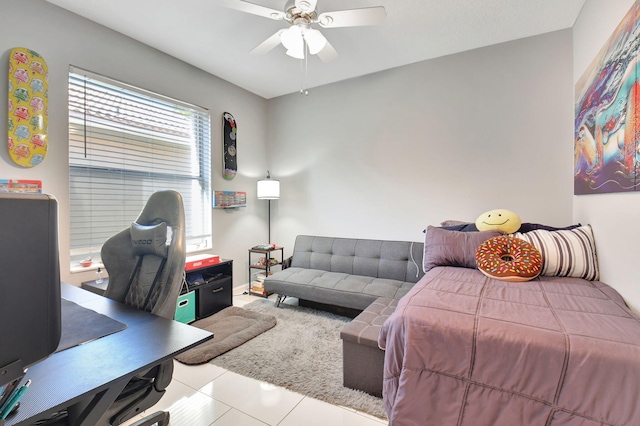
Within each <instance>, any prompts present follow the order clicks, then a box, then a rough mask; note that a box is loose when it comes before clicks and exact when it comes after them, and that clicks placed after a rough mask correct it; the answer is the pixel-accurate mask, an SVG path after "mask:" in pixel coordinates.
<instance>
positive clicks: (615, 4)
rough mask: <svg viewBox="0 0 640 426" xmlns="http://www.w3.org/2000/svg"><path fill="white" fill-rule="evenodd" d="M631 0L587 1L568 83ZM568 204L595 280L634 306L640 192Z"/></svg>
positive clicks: (639, 295)
mask: <svg viewBox="0 0 640 426" xmlns="http://www.w3.org/2000/svg"><path fill="white" fill-rule="evenodd" d="M634 3H635V4H636V6H637V2H634V1H633V0H607V1H602V0H587V2H586V3H585V5H584V7H583V9H582V11H581V13H580V16H579V17H578V20H577V21H576V23H575V25H574V28H573V55H574V71H573V74H574V75H573V79H574V83H575V82H577V81H578V79H579V78H580V76H581V75H582V74H583V73H584V71H585V70H586V69H587V67H588V66H589V64H590V63H591V62H592V61H593V59H594V58H595V57H596V55H597V54H598V52H599V51H600V49H601V48H602V46H604V43H605V42H606V41H607V39H608V38H609V36H610V35H611V34H612V33H613V31H614V29H615V28H616V27H617V26H618V24H619V23H620V21H622V18H623V17H624V16H625V15H626V14H627V12H628V11H629V9H630V8H631V7H632V6H633V5H634ZM573 205H574V209H573V218H574V220H575V221H576V222H582V223H591V225H592V226H593V231H594V234H595V239H596V246H597V250H598V260H599V265H600V275H601V276H600V279H601V281H604V282H606V283H607V284H609V285H611V286H612V287H614V288H615V289H616V290H618V291H619V292H620V293H621V294H622V296H623V297H624V298H625V299H626V301H627V303H629V304H630V305H631V306H632V307H633V308H634V309H635V310H636V311H637V310H640V282H639V280H638V269H637V267H638V259H640V244H639V242H640V227H639V226H638V218H640V193H617V194H615V193H614V194H595V195H579V196H574V197H573Z"/></svg>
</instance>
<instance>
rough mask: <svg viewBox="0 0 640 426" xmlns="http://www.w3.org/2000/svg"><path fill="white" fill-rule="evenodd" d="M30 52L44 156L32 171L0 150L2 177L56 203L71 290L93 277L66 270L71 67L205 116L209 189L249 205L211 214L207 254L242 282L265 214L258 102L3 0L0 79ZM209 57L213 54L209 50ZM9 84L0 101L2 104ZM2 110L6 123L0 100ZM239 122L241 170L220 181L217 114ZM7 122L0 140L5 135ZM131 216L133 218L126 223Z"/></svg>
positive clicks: (31, 6) (34, 2) (102, 32)
mask: <svg viewBox="0 0 640 426" xmlns="http://www.w3.org/2000/svg"><path fill="white" fill-rule="evenodd" d="M14 47H28V48H30V49H33V50H35V51H37V52H38V53H40V54H41V55H43V56H44V58H45V59H46V61H47V63H48V64H49V153H48V155H47V158H46V159H45V160H44V162H43V163H42V164H40V165H38V166H37V167H34V168H32V169H24V168H22V167H19V166H16V165H14V164H13V163H12V161H11V160H10V158H9V155H8V153H7V149H6V148H3V149H0V178H5V179H6V178H11V179H39V180H42V182H43V187H44V191H45V192H47V193H50V194H53V195H54V196H56V197H57V198H58V200H59V205H60V214H59V217H60V227H59V229H60V253H61V258H60V261H61V265H62V268H61V270H62V279H63V280H65V281H67V282H71V283H74V284H79V283H80V282H82V281H86V280H88V279H93V273H74V274H71V273H70V272H69V268H68V267H67V266H66V265H69V209H68V204H69V203H68V201H69V182H68V117H67V78H68V73H69V65H70V64H72V65H75V66H78V67H81V68H84V69H87V70H90V71H93V72H96V73H99V74H103V75H105V76H108V77H111V78H115V79H117V80H121V81H124V82H126V83H129V84H132V85H135V86H138V87H141V88H144V89H147V90H151V91H154V92H157V93H160V94H163V95H165V96H170V97H174V98H176V99H180V100H182V101H185V102H189V103H193V104H196V105H199V106H202V107H205V108H208V109H209V110H210V112H211V120H212V170H213V177H212V181H213V184H212V185H213V189H220V190H235V191H246V192H247V197H248V199H249V200H250V201H249V202H248V206H247V207H246V208H243V209H240V210H225V211H222V210H214V211H213V215H212V216H213V218H212V219H213V233H214V238H213V250H212V251H213V252H214V253H217V254H219V255H221V256H222V257H226V258H231V259H234V260H235V261H236V262H234V275H236V279H235V280H234V283H235V284H239V283H245V282H247V280H248V279H247V275H248V273H247V268H246V266H247V261H246V258H247V248H249V247H251V246H253V245H255V244H258V243H260V242H263V241H266V239H267V231H266V218H267V212H266V210H264V209H263V205H262V204H257V203H256V202H254V201H253V200H255V182H256V180H257V179H258V178H259V177H262V176H264V174H265V173H266V169H267V165H266V156H265V148H266V147H265V144H264V135H265V134H266V129H267V122H266V118H267V114H266V111H267V103H266V101H265V100H264V99H262V98H260V97H258V96H255V95H253V94H251V93H249V92H247V91H245V90H242V89H240V88H238V87H237V86H234V85H232V84H230V83H227V82H225V81H223V80H221V79H219V78H217V77H214V76H212V75H210V74H208V73H205V72H203V71H201V70H198V69H196V68H194V67H191V66H189V65H186V64H185V63H183V62H181V61H178V60H176V59H174V58H171V57H170V56H167V55H165V54H162V53H160V52H158V51H157V50H154V49H152V48H150V47H148V46H145V45H143V44H140V43H138V42H135V41H133V40H131V39H129V38H127V37H124V36H122V35H120V34H118V33H115V32H113V31H111V30H108V29H106V28H104V27H102V26H99V25H97V24H95V23H93V22H91V21H88V20H86V19H83V18H80V17H77V16H75V15H73V14H71V13H69V12H66V11H64V10H63V9H60V8H58V7H56V6H53V5H51V4H49V3H47V2H45V1H43V0H2V2H1V4H0V64H5V65H3V66H1V67H0V81H5V82H6V81H7V66H6V64H7V63H8V54H9V51H10V50H11V49H12V48H14ZM211 54H215V52H211ZM6 96H7V84H6V83H5V84H0V98H2V99H7V97H6ZM0 105H2V106H1V107H0V111H2V115H4V116H5V117H6V115H5V114H6V101H4V102H2V103H1V104H0ZM224 111H229V112H231V113H232V114H234V116H235V118H236V120H237V121H238V129H239V139H238V162H239V165H240V172H239V174H238V176H236V177H235V179H234V180H232V181H225V180H224V179H222V174H221V173H222V172H221V168H222V142H221V135H222V129H221V122H222V113H223V112H224ZM6 132H7V128H6V120H0V134H3V135H6V134H7V133H6ZM133 219H135V218H132V220H133Z"/></svg>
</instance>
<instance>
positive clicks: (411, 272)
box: [291, 235, 423, 283]
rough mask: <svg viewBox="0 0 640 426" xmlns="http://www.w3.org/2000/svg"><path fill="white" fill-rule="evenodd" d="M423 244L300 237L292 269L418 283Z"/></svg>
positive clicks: (420, 272) (294, 249) (294, 251)
mask: <svg viewBox="0 0 640 426" xmlns="http://www.w3.org/2000/svg"><path fill="white" fill-rule="evenodd" d="M422 251H423V245H422V243H417V242H416V243H412V242H407V241H383V240H365V239H354V238H332V237H316V236H310V235H299V236H298V237H297V238H296V243H295V246H294V248H293V259H292V261H291V266H294V267H299V268H305V269H319V270H323V271H332V272H342V273H345V274H353V275H364V276H371V277H377V278H388V279H392V280H398V281H410V282H414V283H415V282H417V281H418V279H419V278H421V277H422V275H423V272H422V270H421V268H420V267H419V266H418V265H421V260H422Z"/></svg>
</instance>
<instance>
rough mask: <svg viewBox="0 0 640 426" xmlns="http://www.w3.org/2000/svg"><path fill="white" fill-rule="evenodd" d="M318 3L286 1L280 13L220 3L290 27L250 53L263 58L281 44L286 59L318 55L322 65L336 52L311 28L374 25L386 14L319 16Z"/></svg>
mask: <svg viewBox="0 0 640 426" xmlns="http://www.w3.org/2000/svg"><path fill="white" fill-rule="evenodd" d="M317 3H318V0H289V1H287V3H286V4H285V6H284V12H281V11H279V10H275V9H271V8H268V7H264V6H260V5H257V4H254V3H249V2H248V1H244V0H224V1H223V2H222V4H223V6H225V7H228V8H230V9H236V10H239V11H242V12H246V13H251V14H253V15H258V16H263V17H265V18H270V19H273V20H276V21H287V22H288V23H289V25H290V26H289V28H286V29H282V30H278V31H277V32H276V33H275V34H273V35H272V36H271V37H269V38H268V39H266V40H265V41H263V42H262V43H260V44H259V45H258V46H257V47H255V48H254V49H253V50H252V51H251V53H254V54H265V53H267V52H269V51H271V50H272V49H273V48H275V47H276V46H277V45H279V44H280V43H282V45H283V46H284V47H285V49H287V55H289V56H292V57H294V58H298V59H304V58H305V50H308V52H309V53H310V54H312V55H318V57H319V58H320V60H322V61H323V62H331V61H333V60H334V59H336V58H337V57H338V52H337V51H336V50H335V49H334V48H333V46H332V45H331V44H330V43H329V42H328V41H327V39H326V38H325V37H324V36H323V35H322V33H321V32H320V31H318V30H317V29H315V28H312V25H314V24H318V25H320V26H321V27H322V28H338V27H356V26H365V25H377V24H379V23H380V22H382V21H383V20H384V18H385V16H386V11H385V9H384V7H382V6H378V7H366V8H362V9H349V10H338V11H334V12H323V13H320V14H319V13H318V11H317V10H316V4H317ZM305 48H306V49H305Z"/></svg>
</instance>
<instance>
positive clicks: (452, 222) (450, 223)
mask: <svg viewBox="0 0 640 426" xmlns="http://www.w3.org/2000/svg"><path fill="white" fill-rule="evenodd" d="M470 223H471V222H469V221H466V220H455V219H449V220H445V221H442V222H440V226H445V227H446V226H458V225H468V224H470Z"/></svg>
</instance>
